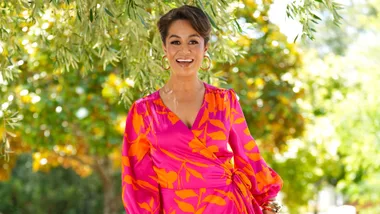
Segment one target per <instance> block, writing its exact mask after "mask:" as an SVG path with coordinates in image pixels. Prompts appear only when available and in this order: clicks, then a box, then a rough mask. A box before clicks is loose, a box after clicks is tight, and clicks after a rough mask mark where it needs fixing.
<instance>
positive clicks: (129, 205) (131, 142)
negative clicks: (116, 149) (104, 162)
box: [122, 102, 160, 214]
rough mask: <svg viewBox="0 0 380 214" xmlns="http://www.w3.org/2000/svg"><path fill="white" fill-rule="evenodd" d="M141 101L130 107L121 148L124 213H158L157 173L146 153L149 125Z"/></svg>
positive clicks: (148, 147) (149, 145)
mask: <svg viewBox="0 0 380 214" xmlns="http://www.w3.org/2000/svg"><path fill="white" fill-rule="evenodd" d="M144 115H145V110H144V107H143V106H142V103H139V104H137V103H136V102H135V103H134V104H133V105H132V106H131V108H130V110H129V112H128V116H127V120H126V125H125V132H124V139H123V147H122V199H123V204H124V208H125V211H126V213H127V214H142V213H160V198H159V190H158V183H157V174H156V173H155V172H154V170H153V162H152V158H151V156H150V152H149V151H150V148H151V143H150V141H149V136H150V131H151V130H150V128H149V126H147V125H146V122H145V120H146V119H145V118H144Z"/></svg>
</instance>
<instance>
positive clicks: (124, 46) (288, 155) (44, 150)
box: [0, 0, 380, 213]
mask: <svg viewBox="0 0 380 214" xmlns="http://www.w3.org/2000/svg"><path fill="white" fill-rule="evenodd" d="M305 2H306V1H305ZM308 2H310V1H308ZM331 2H332V1H327V0H326V1H315V2H314V1H312V4H304V5H299V6H297V7H299V8H300V10H295V13H292V16H294V17H298V16H297V14H298V15H300V16H299V17H306V18H307V17H309V16H310V15H312V14H313V13H314V10H319V9H320V7H319V6H318V7H316V6H315V5H321V4H323V3H324V4H325V6H326V8H327V9H328V10H329V11H330V12H331V11H333V13H334V11H335V9H337V7H336V8H335V9H334V8H333V7H330V6H331V4H329V3H331ZM183 3H189V4H194V5H197V6H198V7H201V8H202V9H204V10H205V11H206V12H207V13H208V15H209V17H210V18H211V20H212V24H213V27H214V28H213V38H212V40H211V47H210V50H211V51H210V53H209V54H210V56H211V58H212V61H213V69H212V70H211V71H209V72H201V73H200V75H201V78H202V79H204V80H205V81H207V82H210V83H212V84H215V85H219V86H225V87H233V88H234V89H235V90H236V91H237V92H238V94H239V96H240V102H241V103H242V106H243V109H244V112H245V115H246V118H247V121H248V123H249V126H250V128H251V130H252V132H251V133H253V135H254V137H255V138H256V139H257V140H258V142H259V144H260V148H262V151H263V154H264V155H265V156H266V160H268V162H269V163H270V164H271V166H272V167H273V168H275V169H276V171H278V172H279V173H280V175H281V176H282V178H283V179H284V181H285V184H284V189H283V192H284V193H285V198H284V202H286V205H287V206H288V209H289V211H290V213H303V212H305V211H307V210H308V208H307V203H308V201H310V200H311V199H313V198H315V196H316V193H317V192H318V191H319V190H320V189H321V188H323V187H324V186H325V185H333V186H335V187H336V188H337V190H339V191H341V192H342V193H343V194H344V196H345V200H346V202H349V203H352V204H355V205H358V206H359V207H360V206H367V205H368V204H373V203H376V202H378V201H379V195H378V193H377V192H379V191H378V190H377V189H376V188H374V187H376V186H379V185H378V179H376V178H378V174H376V172H377V171H378V168H379V165H380V164H379V163H378V162H377V161H374V160H377V159H376V151H379V150H378V149H377V148H378V146H379V137H378V136H379V135H380V134H379V133H378V130H380V129H379V128H378V127H379V124H380V123H379V121H378V119H377V118H380V117H379V112H378V110H377V106H378V104H379V102H378V101H379V100H378V98H376V93H375V92H376V91H378V90H379V88H374V89H371V88H369V87H368V86H373V85H377V84H376V83H377V82H378V81H379V80H380V78H379V76H378V75H375V74H374V73H373V72H370V71H372V70H376V69H377V66H378V64H371V63H366V62H372V60H371V59H376V57H379V56H378V53H379V51H378V47H379V46H376V45H373V48H372V49H370V50H368V52H365V51H364V50H362V49H360V47H363V46H365V45H366V43H364V41H361V42H363V43H360V42H357V43H355V44H356V49H355V48H352V47H351V46H350V47H349V44H350V43H351V42H353V40H351V39H342V40H339V42H336V40H338V38H339V35H340V30H337V29H336V28H334V29H331V27H330V26H329V25H325V24H324V22H323V21H322V20H324V18H325V17H323V16H321V17H319V15H318V18H320V19H321V20H319V19H317V20H318V22H321V26H322V28H321V29H319V28H315V29H316V31H317V32H315V37H316V38H318V32H322V33H325V32H326V31H327V32H338V33H335V34H333V35H334V36H333V37H332V38H331V39H330V40H329V41H330V42H331V43H327V42H326V44H328V45H327V46H328V47H330V48H331V49H332V50H334V51H335V53H338V54H339V55H340V56H341V57H342V58H341V57H339V56H336V55H330V54H328V53H326V51H323V49H322V51H321V49H317V50H316V51H309V50H310V49H312V47H311V46H307V47H306V48H307V49H308V51H305V52H302V51H301V50H300V49H299V48H298V47H297V46H296V45H295V44H292V43H289V42H288V41H287V39H286V37H285V36H284V35H283V34H281V33H280V32H279V29H278V27H277V26H275V25H273V24H272V23H270V21H269V20H268V14H267V13H268V9H269V7H270V5H271V4H272V1H271V0H265V1H260V2H259V1H253V0H244V1H239V2H237V1H222V0H220V1H218V0H210V1H206V0H204V1H203V0H202V1H200V0H197V1H142V0H141V1H116V2H115V1H110V0H106V1H90V0H86V1H42V0H41V1H34V2H27V1H7V2H1V3H0V5H1V7H2V10H1V12H0V13H1V16H0V54H1V55H0V56H1V58H0V71H1V72H0V74H1V78H0V89H1V90H0V103H2V110H1V113H2V115H1V117H0V118H1V119H3V122H4V123H3V124H2V125H1V126H0V133H1V134H2V136H3V137H4V142H6V143H4V144H2V148H0V149H1V151H2V152H3V151H5V152H7V154H9V155H10V157H11V158H10V159H9V160H5V159H1V160H0V166H1V167H2V169H1V171H0V179H1V180H8V179H9V178H10V174H11V173H12V179H10V180H9V181H5V182H3V183H1V184H0V185H1V188H0V198H2V202H1V203H0V211H1V212H5V213H8V212H12V213H13V212H15V213H17V212H19V213H49V212H51V211H50V209H51V208H52V207H56V208H57V207H59V208H62V210H63V211H65V212H64V213H70V212H72V213H85V212H86V211H88V212H89V213H117V212H120V210H122V208H121V206H122V205H121V203H120V180H119V179H120V176H119V174H120V171H119V164H120V144H121V137H120V136H122V134H123V131H124V130H123V129H124V123H125V115H126V112H127V109H128V106H129V105H130V104H131V103H132V102H133V101H134V100H136V99H137V98H139V97H142V96H143V95H146V94H148V93H150V92H152V91H154V90H156V89H158V88H159V87H160V86H161V85H162V84H163V82H164V81H165V79H166V78H167V77H168V73H164V72H163V71H162V69H161V67H160V63H161V56H162V55H163V53H162V50H161V40H160V38H159V35H158V32H157V29H156V28H155V23H156V21H157V20H158V17H159V16H160V15H162V14H163V13H164V12H166V11H168V10H169V9H171V8H172V7H176V6H178V5H181V4H183ZM374 5H375V4H374ZM374 5H371V7H369V6H368V5H365V6H368V8H375V9H374V10H372V12H371V13H368V14H372V15H371V16H369V15H368V16H367V15H366V14H361V15H360V17H361V18H360V20H359V22H360V24H357V25H356V24H355V26H360V28H358V29H360V30H358V31H357V32H359V31H361V30H362V29H364V28H365V29H367V28H368V29H372V30H373V31H375V32H377V33H378V32H379V28H378V25H377V24H376V23H379V22H378V21H379V20H378V18H377V16H374V15H373V14H374V11H378V10H379V8H378V7H375V6H374ZM338 6H339V5H338ZM292 7H294V6H292ZM297 7H296V8H297ZM353 8H354V7H352V8H351V7H350V10H352V11H355V10H354V9H353ZM322 12H323V11H322ZM335 12H336V11H335ZM356 12H357V11H356ZM352 13H354V12H352ZM336 15H337V14H334V16H336ZM342 15H346V14H342ZM288 16H289V14H288ZM347 16H350V15H347ZM351 16H353V15H352V14H351ZM313 17H314V16H313ZM336 18H339V16H336ZM315 19H316V17H314V21H315ZM300 21H301V22H302V21H306V22H305V23H307V22H313V21H312V20H308V19H304V20H300ZM305 26H307V27H305ZM309 27H310V28H311V27H313V28H314V26H311V25H310V26H309ZM309 27H308V25H307V24H304V29H303V30H304V31H306V33H310V34H309V35H314V33H313V30H311V29H310V28H309ZM346 27H347V28H348V26H347V25H346V24H345V25H343V27H342V29H346ZM307 30H309V31H307ZM241 31H242V32H241ZM347 31H349V30H347ZM349 32H351V31H349ZM355 35H359V33H358V34H355ZM326 39H327V38H326ZM317 40H318V39H317ZM321 40H322V39H321ZM316 44H318V43H316ZM316 47H318V46H316ZM358 51H359V52H360V53H362V54H363V57H362V58H359V57H357V56H356V55H355V54H354V53H357V52H358ZM328 52H329V51H328ZM346 53H350V54H351V55H349V54H346ZM364 56H365V57H364ZM318 57H322V58H321V59H318ZM345 57H347V58H345ZM365 58H367V59H365ZM317 59H318V60H317ZM368 59H369V60H368ZM348 61H349V62H355V63H357V64H354V65H353V64H348V63H347V62H348ZM226 62H228V63H226ZM352 66H353V67H354V69H353V70H355V72H356V74H357V76H362V75H363V74H365V76H366V78H367V79H356V81H353V83H352V84H351V85H347V83H348V82H349V81H350V79H349V78H348V77H347V76H345V75H347V74H348V73H347V72H349V71H351V70H352ZM359 68H360V69H359ZM367 83H368V84H367ZM364 94H365V95H366V96H365V97H366V98H367V99H366V100H367V101H366V102H364V100H363V99H362V98H363V95H364ZM120 103H124V104H125V106H123V105H118V104H120ZM357 103H360V104H361V107H360V108H358V107H357V106H358V105H356V104H357ZM4 106H6V107H4ZM342 109H344V111H342ZM16 110H17V111H18V113H17V114H15V112H16ZM16 124H20V125H21V126H19V127H17V126H16ZM11 125H13V127H12V126H11ZM5 128H7V129H5ZM10 128H14V129H13V130H10ZM352 130H358V131H357V132H353V131H352ZM368 130H370V134H366V133H367V132H368ZM12 151H13V152H14V153H12ZM22 153H28V154H30V155H29V156H28V155H22V156H21V157H19V158H17V157H18V156H19V155H20V154H22ZM16 162H17V163H16ZM73 172H75V174H74V173H73ZM78 175H79V176H78ZM52 190H54V191H52ZM364 193H365V194H364ZM363 194H364V195H366V196H365V197H361V196H362V195H363ZM110 196H111V197H110ZM3 199H4V200H3ZM81 199H83V201H82V200H81ZM42 202H44V204H45V202H49V203H48V204H49V206H42V204H41V203H42ZM34 206H35V207H34ZM367 207H368V206H367ZM309 209H310V208H309ZM311 209H312V208H311ZM372 209H373V207H372ZM60 210H61V209H60Z"/></svg>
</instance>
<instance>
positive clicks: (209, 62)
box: [201, 56, 211, 71]
mask: <svg viewBox="0 0 380 214" xmlns="http://www.w3.org/2000/svg"><path fill="white" fill-rule="evenodd" d="M204 58H206V59H207V61H208V66H207V68H202V66H201V69H202V71H208V69H210V67H211V59H210V57H208V56H204Z"/></svg>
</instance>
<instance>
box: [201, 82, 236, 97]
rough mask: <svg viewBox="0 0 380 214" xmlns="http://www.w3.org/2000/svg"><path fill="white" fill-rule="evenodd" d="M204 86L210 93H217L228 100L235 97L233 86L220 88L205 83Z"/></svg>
mask: <svg viewBox="0 0 380 214" xmlns="http://www.w3.org/2000/svg"><path fill="white" fill-rule="evenodd" d="M206 86H207V87H208V89H209V91H210V92H211V93H214V94H219V95H221V96H222V97H224V98H228V99H229V100H234V99H235V98H236V92H235V90H234V89H233V88H221V87H217V86H213V85H210V84H207V83H206Z"/></svg>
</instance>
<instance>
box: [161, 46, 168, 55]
mask: <svg viewBox="0 0 380 214" xmlns="http://www.w3.org/2000/svg"><path fill="white" fill-rule="evenodd" d="M162 50H164V52H165V55H166V54H167V50H166V47H165V44H164V43H162Z"/></svg>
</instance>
